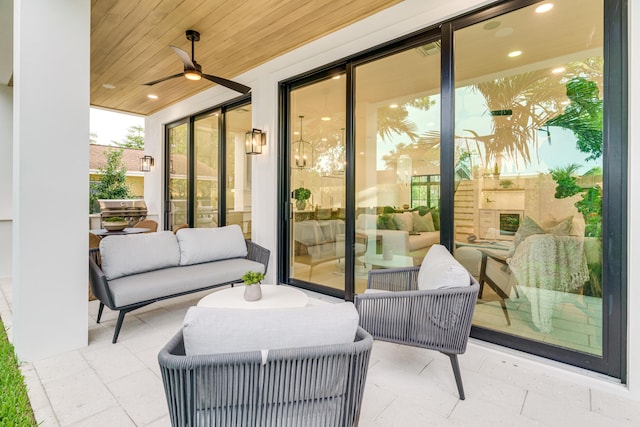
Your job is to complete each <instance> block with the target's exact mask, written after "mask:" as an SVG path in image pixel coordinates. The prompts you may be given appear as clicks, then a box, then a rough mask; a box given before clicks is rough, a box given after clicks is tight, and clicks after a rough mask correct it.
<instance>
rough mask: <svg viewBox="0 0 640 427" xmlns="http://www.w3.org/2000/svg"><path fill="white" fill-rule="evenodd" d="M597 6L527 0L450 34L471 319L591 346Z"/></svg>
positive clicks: (598, 170)
mask: <svg viewBox="0 0 640 427" xmlns="http://www.w3.org/2000/svg"><path fill="white" fill-rule="evenodd" d="M602 11H603V2H602V0H585V1H582V0H581V1H578V0H559V1H556V2H554V7H553V8H552V9H550V10H549V11H547V12H546V13H536V12H535V6H530V7H526V8H523V9H520V10H517V11H515V12H512V13H510V14H506V15H503V16H500V17H499V19H498V20H495V22H496V23H498V25H491V26H488V25H486V23H484V22H481V23H479V24H476V25H474V26H471V27H467V28H464V29H461V30H459V31H457V32H456V33H455V44H454V45H455V66H456V69H455V75H456V97H455V106H456V112H455V114H456V115H455V135H456V144H455V150H456V151H455V155H456V193H455V202H454V223H455V230H454V231H455V240H456V248H455V256H456V258H457V259H458V260H459V261H460V262H461V263H462V264H463V265H464V266H465V267H467V269H469V271H471V272H472V274H474V275H475V276H477V277H478V278H479V280H480V282H481V284H482V285H483V286H482V287H481V296H480V298H479V302H478V306H477V308H476V312H475V316H474V324H475V325H476V326H481V327H483V328H488V329H493V330H497V331H500V332H503V333H507V334H512V335H517V336H521V337H524V338H527V339H532V340H536V341H541V342H545V343H548V344H552V345H556V346H560V347H565V348H569V349H573V350H577V351H582V352H586V353H590V354H596V355H601V354H602V280H601V272H602V188H603V185H602V184H603V183H602V178H603V174H602V166H603V162H602V82H603V66H602V64H603V57H602V55H603V54H602V42H603V28H602V22H603V16H602ZM492 22H494V21H492ZM506 29H509V30H510V31H509V32H505V31H504V30H506ZM531 34H535V35H536V36H535V37H531ZM516 48H517V50H518V51H520V55H518V56H515V55H509V53H511V52H513V51H514V50H515V49H516Z"/></svg>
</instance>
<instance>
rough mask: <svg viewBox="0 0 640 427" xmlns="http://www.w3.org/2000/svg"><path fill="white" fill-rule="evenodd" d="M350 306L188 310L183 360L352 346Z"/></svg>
mask: <svg viewBox="0 0 640 427" xmlns="http://www.w3.org/2000/svg"><path fill="white" fill-rule="evenodd" d="M358 321H359V317H358V312H357V311H356V309H355V307H354V306H353V303H350V302H345V303H339V304H323V305H318V306H311V307H303V308H288V309H232V308H206V307H191V308H189V310H188V311H187V315H186V316H185V318H184V325H183V326H184V329H183V337H184V348H185V354H186V355H187V356H194V355H198V354H222V353H238V352H245V351H261V350H275V349H281V348H296V347H312V346H319V345H332V344H344V343H350V342H353V340H354V339H355V336H356V330H357V329H358Z"/></svg>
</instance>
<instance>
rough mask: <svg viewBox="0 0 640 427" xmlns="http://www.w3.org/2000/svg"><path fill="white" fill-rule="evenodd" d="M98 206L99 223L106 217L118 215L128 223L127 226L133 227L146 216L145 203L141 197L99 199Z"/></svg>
mask: <svg viewBox="0 0 640 427" xmlns="http://www.w3.org/2000/svg"><path fill="white" fill-rule="evenodd" d="M98 206H99V208H100V224H102V221H104V220H105V219H106V218H113V217H115V216H119V217H122V218H124V219H125V220H126V221H127V222H128V223H129V227H133V226H134V225H135V224H136V223H138V222H139V221H142V220H143V219H145V218H146V217H147V204H146V203H145V202H144V200H142V199H99V200H98ZM101 226H102V225H101ZM103 228H104V227H103Z"/></svg>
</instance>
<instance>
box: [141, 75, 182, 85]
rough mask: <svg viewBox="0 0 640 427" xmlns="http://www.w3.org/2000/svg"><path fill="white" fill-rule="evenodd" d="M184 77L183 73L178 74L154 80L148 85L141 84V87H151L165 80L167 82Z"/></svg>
mask: <svg viewBox="0 0 640 427" xmlns="http://www.w3.org/2000/svg"><path fill="white" fill-rule="evenodd" d="M183 75H184V73H180V74H174V75H173V76H169V77H163V78H161V79H158V80H154V81H152V82H148V83H143V85H145V86H153V85H154V84H156V83H160V82H163V81H165V80H169V79H175V78H176V77H182V76H183Z"/></svg>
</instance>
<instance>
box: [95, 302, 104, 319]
mask: <svg viewBox="0 0 640 427" xmlns="http://www.w3.org/2000/svg"><path fill="white" fill-rule="evenodd" d="M102 310H104V304H103V303H100V308H98V319H97V320H96V323H100V318H101V317H102Z"/></svg>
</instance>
